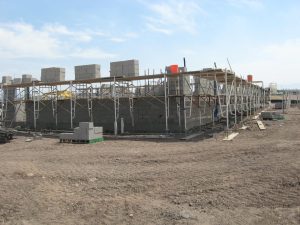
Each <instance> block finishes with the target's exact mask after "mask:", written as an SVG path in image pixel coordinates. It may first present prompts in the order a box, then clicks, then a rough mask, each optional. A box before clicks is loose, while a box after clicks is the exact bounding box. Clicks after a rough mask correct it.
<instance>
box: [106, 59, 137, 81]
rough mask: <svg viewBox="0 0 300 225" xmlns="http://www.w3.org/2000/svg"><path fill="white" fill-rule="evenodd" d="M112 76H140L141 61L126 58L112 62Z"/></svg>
mask: <svg viewBox="0 0 300 225" xmlns="http://www.w3.org/2000/svg"><path fill="white" fill-rule="evenodd" d="M110 76H111V77H114V76H116V77H119V76H125V77H135V76H139V61H138V60H134V59H133V60H126V61H118V62H111V63H110Z"/></svg>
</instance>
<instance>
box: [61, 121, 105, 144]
mask: <svg viewBox="0 0 300 225" xmlns="http://www.w3.org/2000/svg"><path fill="white" fill-rule="evenodd" d="M59 140H60V142H61V143H82V144H89V143H96V142H101V141H103V140H104V139H103V128H102V127H94V124H93V123H92V122H80V123H79V127H76V128H75V129H74V133H61V134H60V135H59Z"/></svg>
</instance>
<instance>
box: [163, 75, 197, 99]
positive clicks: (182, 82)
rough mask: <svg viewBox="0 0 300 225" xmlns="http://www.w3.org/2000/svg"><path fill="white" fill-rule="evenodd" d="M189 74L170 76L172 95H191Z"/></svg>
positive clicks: (169, 85) (170, 92) (170, 91)
mask: <svg viewBox="0 0 300 225" xmlns="http://www.w3.org/2000/svg"><path fill="white" fill-rule="evenodd" d="M189 79H190V78H189V76H177V77H168V87H169V94H170V95H191V94H192V91H191V86H190V85H191V84H190V80H189Z"/></svg>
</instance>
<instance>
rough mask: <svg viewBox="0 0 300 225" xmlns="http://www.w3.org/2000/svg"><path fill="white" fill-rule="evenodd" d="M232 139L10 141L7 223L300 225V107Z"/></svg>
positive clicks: (2, 207) (2, 163) (5, 175)
mask: <svg viewBox="0 0 300 225" xmlns="http://www.w3.org/2000/svg"><path fill="white" fill-rule="evenodd" d="M265 124H266V127H267V130H266V131H259V130H258V128H257V126H256V125H254V124H252V125H251V127H250V130H246V131H242V132H241V134H240V135H239V136H238V137H237V138H236V139H234V140H233V141H231V142H224V141H222V140H221V137H222V135H224V134H222V135H218V136H216V137H214V138H210V139H205V140H201V141H200V140H199V141H193V142H162V141H128V140H118V141H115V140H114V141H105V142H103V143H97V144H93V145H71V144H59V143H58V141H57V140H54V139H46V138H44V139H42V140H36V141H33V142H30V143H27V142H25V137H18V138H17V139H15V140H13V142H12V143H9V144H6V145H0V224H1V225H2V224H3V225H4V224H5V225H14V224H16V225H20V224H21V225H22V224H23V225H41V224H61V225H63V224H70V225H71V224H72V225H74V224H91V225H94V224H95V225H96V224H97V225H98V224H138V225H142V224H203V225H226V224H241V225H247V224H253V225H254V224H255V225H256V224H263V225H267V224H272V225H273V224H274V225H275V224H276V225H279V224H284V225H286V224H300V110H295V109H294V110H290V111H289V114H288V115H286V120H284V121H267V122H265Z"/></svg>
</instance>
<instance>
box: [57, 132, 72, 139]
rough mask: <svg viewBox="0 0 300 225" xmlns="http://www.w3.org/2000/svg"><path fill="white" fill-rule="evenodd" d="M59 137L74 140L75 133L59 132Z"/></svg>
mask: <svg viewBox="0 0 300 225" xmlns="http://www.w3.org/2000/svg"><path fill="white" fill-rule="evenodd" d="M59 139H65V140H74V139H73V133H61V134H59Z"/></svg>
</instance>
